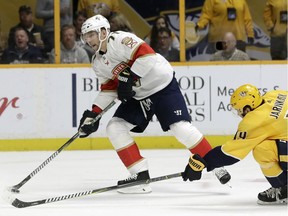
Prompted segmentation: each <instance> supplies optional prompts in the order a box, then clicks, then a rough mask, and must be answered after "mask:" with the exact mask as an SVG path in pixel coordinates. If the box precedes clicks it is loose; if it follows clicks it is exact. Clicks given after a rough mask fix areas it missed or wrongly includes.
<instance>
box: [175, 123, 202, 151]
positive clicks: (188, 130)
mask: <svg viewBox="0 0 288 216" xmlns="http://www.w3.org/2000/svg"><path fill="white" fill-rule="evenodd" d="M170 130H171V132H172V133H173V134H174V136H175V137H176V139H177V140H178V141H179V142H181V143H183V144H184V145H185V146H186V147H187V148H191V147H193V146H194V145H195V144H197V143H198V141H199V140H200V139H202V137H203V134H202V133H200V131H199V130H198V129H197V128H196V127H194V126H193V125H192V124H191V123H190V122H187V121H180V122H177V123H174V124H172V125H170Z"/></svg>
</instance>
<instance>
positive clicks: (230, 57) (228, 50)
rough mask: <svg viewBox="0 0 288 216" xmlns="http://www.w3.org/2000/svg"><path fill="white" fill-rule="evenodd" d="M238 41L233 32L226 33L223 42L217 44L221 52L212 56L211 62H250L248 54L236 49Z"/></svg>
mask: <svg viewBox="0 0 288 216" xmlns="http://www.w3.org/2000/svg"><path fill="white" fill-rule="evenodd" d="M236 44H237V40H236V37H235V35H234V34H233V33H232V32H227V33H225V35H224V37H223V40H222V41H219V42H217V43H216V49H217V50H219V51H217V52H216V53H214V54H213V55H212V58H211V61H248V60H250V58H249V56H248V55H247V53H245V52H243V51H241V50H239V49H237V48H236Z"/></svg>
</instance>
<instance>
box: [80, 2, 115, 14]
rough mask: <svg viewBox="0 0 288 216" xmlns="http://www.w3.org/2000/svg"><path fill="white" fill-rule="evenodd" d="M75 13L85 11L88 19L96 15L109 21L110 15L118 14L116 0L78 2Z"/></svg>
mask: <svg viewBox="0 0 288 216" xmlns="http://www.w3.org/2000/svg"><path fill="white" fill-rule="evenodd" d="M77 11H85V12H86V14H87V16H88V18H89V17H92V16H94V15H96V14H101V15H102V16H104V17H106V18H107V19H109V17H110V15H111V14H113V13H115V12H119V1H118V0H79V1H78V6H77Z"/></svg>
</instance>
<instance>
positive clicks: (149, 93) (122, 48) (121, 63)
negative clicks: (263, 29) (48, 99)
mask: <svg viewBox="0 0 288 216" xmlns="http://www.w3.org/2000/svg"><path fill="white" fill-rule="evenodd" d="M81 31H82V40H83V41H84V42H85V43H87V44H88V45H89V46H90V47H91V48H92V49H93V50H95V55H94V56H93V58H92V64H93V69H94V71H95V74H96V76H97V77H98V79H99V81H100V84H101V88H100V92H99V94H98V95H97V96H96V98H95V100H94V103H93V105H92V109H91V110H86V111H85V112H84V113H83V116H82V118H81V120H80V126H79V134H80V138H84V137H87V136H88V135H90V134H91V133H93V132H95V131H97V129H98V127H99V121H97V122H96V123H93V124H91V120H92V119H93V118H95V117H96V116H97V115H98V114H99V113H100V112H101V111H102V110H103V109H104V108H105V107H107V106H108V104H109V103H111V102H112V101H113V100H115V99H116V98H118V99H119V100H121V101H122V103H121V104H120V105H119V107H118V108H117V110H116V112H115V114H114V116H113V117H112V119H111V120H110V121H109V122H108V125H107V129H106V130H107V135H108V137H109V140H110V142H111V143H112V145H113V147H114V148H115V150H116V151H117V154H118V156H119V157H120V159H121V161H122V162H123V164H124V165H125V166H126V168H127V169H128V171H129V172H130V174H131V176H130V177H129V178H127V179H125V180H121V181H118V185H121V184H126V183H129V182H132V181H139V180H146V179H149V178H150V177H149V172H148V164H147V160H146V159H145V158H144V157H142V156H141V154H140V151H139V149H138V146H137V144H136V142H135V140H134V139H133V138H132V136H131V135H130V131H132V132H136V133H137V132H138V133H141V132H143V131H144V130H145V128H146V127H147V126H148V124H149V121H150V120H151V118H152V116H153V115H156V117H157V119H158V120H159V123H160V125H161V127H162V129H163V131H168V130H170V131H171V132H172V133H173V134H174V136H175V137H176V138H177V139H178V140H179V141H180V142H181V143H183V144H184V145H185V146H186V147H187V148H188V149H189V150H190V151H191V152H192V153H194V154H199V155H200V156H202V157H204V156H205V155H206V154H207V153H208V152H209V151H210V150H211V145H210V144H209V143H208V141H207V140H206V139H205V138H204V136H203V134H202V133H201V132H199V131H198V129H197V128H196V127H194V126H193V125H192V123H191V117H190V115H189V113H188V110H187V107H186V104H185V101H184V98H183V96H182V94H181V92H180V89H179V87H178V83H177V81H176V79H175V77H174V71H173V68H172V66H171V65H170V64H169V62H168V61H167V60H166V59H165V58H164V57H162V56H161V55H160V54H157V53H155V52H154V50H153V49H152V48H151V47H150V46H149V45H148V44H146V43H145V42H144V41H143V40H142V39H140V38H139V37H137V36H136V35H135V34H132V33H128V32H123V31H116V32H110V24H109V22H108V20H107V19H106V18H104V17H103V16H101V15H95V16H93V17H91V18H89V19H87V20H86V21H85V22H84V23H83V25H82V29H81ZM215 175H216V176H217V178H218V179H219V180H220V182H221V183H222V184H225V183H227V182H228V181H229V180H230V178H231V176H230V175H229V173H228V172H227V171H226V170H225V169H224V168H217V169H215ZM118 191H119V192H122V193H148V192H151V188H150V185H149V184H144V185H139V186H134V187H130V188H123V189H121V190H118Z"/></svg>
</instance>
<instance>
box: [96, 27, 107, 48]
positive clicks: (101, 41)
mask: <svg viewBox="0 0 288 216" xmlns="http://www.w3.org/2000/svg"><path fill="white" fill-rule="evenodd" d="M105 30H106V32H107V29H106V28H105ZM98 37H99V41H100V43H99V47H98V49H97V51H96V52H99V51H100V49H101V46H102V43H103V41H105V40H106V39H107V37H108V34H107V35H106V37H105V38H104V39H103V40H101V30H100V33H99V34H98Z"/></svg>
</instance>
